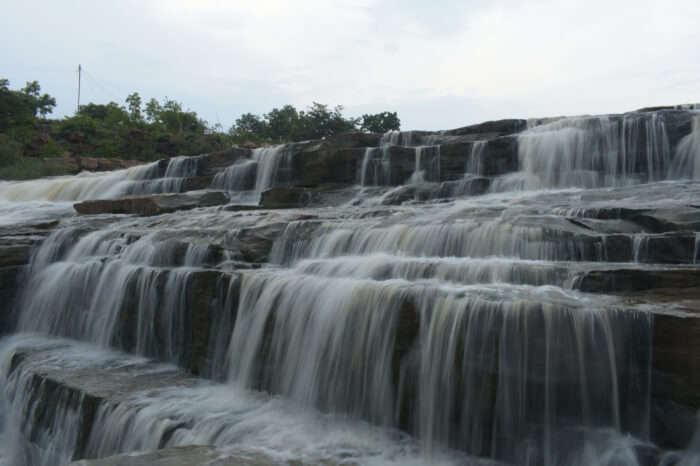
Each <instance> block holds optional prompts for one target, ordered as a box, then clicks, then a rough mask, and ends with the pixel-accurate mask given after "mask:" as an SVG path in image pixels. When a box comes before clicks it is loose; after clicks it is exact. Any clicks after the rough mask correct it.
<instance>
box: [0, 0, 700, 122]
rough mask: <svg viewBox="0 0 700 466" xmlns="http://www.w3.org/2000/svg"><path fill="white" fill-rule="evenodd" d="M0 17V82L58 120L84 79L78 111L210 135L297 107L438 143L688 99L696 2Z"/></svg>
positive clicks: (366, 4)
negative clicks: (338, 107) (135, 100)
mask: <svg viewBox="0 0 700 466" xmlns="http://www.w3.org/2000/svg"><path fill="white" fill-rule="evenodd" d="M4 9H5V10H6V11H5V13H6V14H5V16H4V17H3V18H2V19H0V30H1V31H2V32H0V39H2V41H3V43H7V44H12V45H11V46H10V47H8V48H7V50H6V51H5V52H3V53H4V54H5V57H3V58H5V59H4V60H3V62H5V63H4V66H3V73H6V74H7V75H8V77H9V78H10V79H11V80H12V81H13V85H14V84H17V85H20V84H22V82H23V81H25V80H29V79H38V80H39V81H40V82H41V83H42V85H43V87H44V89H45V90H47V91H48V92H50V93H52V94H54V95H56V96H57V97H58V100H59V111H60V112H62V113H70V112H72V110H73V108H74V100H75V97H74V95H75V72H74V70H75V68H76V67H77V64H78V63H82V64H83V65H84V66H85V68H86V70H88V72H89V73H91V76H92V79H90V76H88V79H87V80H86V83H85V85H86V94H85V96H86V98H88V99H92V100H96V101H107V100H115V97H120V98H121V99H123V98H124V97H125V96H126V95H127V94H128V93H129V92H132V91H133V90H137V91H139V92H141V94H142V95H143V96H144V97H147V98H148V97H151V96H155V97H158V98H162V97H163V96H165V95H168V96H170V97H171V98H175V99H177V100H181V101H183V103H184V104H185V106H186V107H189V108H192V109H194V110H196V111H197V112H198V113H200V114H201V115H202V116H203V117H204V118H205V119H207V120H209V121H212V122H216V121H221V122H222V123H223V124H224V125H225V126H229V125H230V124H231V123H232V122H233V120H234V119H235V118H236V117H237V116H238V115H240V114H241V113H243V112H248V111H251V112H255V113H262V112H265V111H268V110H269V109H270V108H272V107H273V106H281V105H284V104H286V103H292V104H294V105H297V106H301V107H303V106H305V105H308V104H310V103H311V102H312V101H318V102H324V103H328V104H331V105H335V104H344V105H345V106H346V108H347V109H348V111H357V112H361V111H362V110H361V109H375V111H381V110H384V109H387V110H392V109H394V110H400V116H401V118H402V121H403V122H404V126H405V127H407V128H421V127H422V128H427V129H437V128H439V127H455V126H460V125H463V124H466V123H468V122H472V121H479V120H484V119H489V118H498V117H511V116H542V115H548V114H564V113H566V114H571V113H592V112H597V113H600V112H608V111H624V110H628V109H633V108H636V107H641V106H645V105H657V104H664V103H680V102H685V101H689V100H698V98H697V96H699V95H700V79H698V78H697V77H698V76H700V49H698V47H697V44H698V43H700V31H699V30H698V28H697V26H696V24H694V23H695V22H696V21H697V19H696V18H698V17H700V6H699V5H698V3H697V2H695V1H677V2H674V3H673V5H669V4H668V3H661V2H652V1H644V0H639V1H627V0H623V1H618V2H609V1H606V2H603V1H600V0H591V1H587V2H584V1H578V0H576V1H539V2H532V1H529V2H524V1H516V0H502V1H495V2H488V3H486V2H474V1H472V2H447V1H445V2H431V3H430V4H428V3H426V2H423V1H419V0H404V1H398V0H387V1H378V0H344V1H328V0H325V1H320V0H309V1H299V2H287V1H276V0H274V1H273V0H257V1H247V0H238V1H236V2H228V1H214V0H206V1H198V2H191V1H184V0H176V1H169V2H160V1H155V0H154V1H145V2H135V1H127V2H118V3H117V2H110V3H107V2H88V1H78V0H74V1H68V0H67V1H65V2H61V3H60V4H58V3H56V2H51V1H38V2H32V4H31V5H29V4H21V3H19V2H17V3H13V4H12V5H8V6H7V7H5V8H4ZM465 108H468V109H469V111H466V112H465V110H464V109H465ZM477 113H478V114H477ZM516 113H517V115H516ZM479 115H483V116H482V117H480V116H479ZM463 119H469V121H463ZM436 125H437V126H436Z"/></svg>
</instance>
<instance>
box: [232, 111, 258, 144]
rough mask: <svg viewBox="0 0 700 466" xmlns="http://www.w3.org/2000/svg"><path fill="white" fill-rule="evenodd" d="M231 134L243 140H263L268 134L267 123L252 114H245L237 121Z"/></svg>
mask: <svg viewBox="0 0 700 466" xmlns="http://www.w3.org/2000/svg"><path fill="white" fill-rule="evenodd" d="M229 133H230V134H231V135H232V136H236V137H239V138H241V139H257V140H260V139H263V138H264V137H265V135H266V133H267V122H265V121H264V120H263V119H262V118H260V117H259V116H257V115H253V114H252V113H244V114H243V115H241V116H240V118H238V119H237V120H236V123H235V125H233V126H232V127H231V130H230V131H229Z"/></svg>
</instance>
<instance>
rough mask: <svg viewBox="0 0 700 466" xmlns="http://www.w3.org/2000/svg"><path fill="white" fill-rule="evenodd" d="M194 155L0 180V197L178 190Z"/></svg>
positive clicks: (68, 197)
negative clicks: (100, 170) (107, 168)
mask: <svg viewBox="0 0 700 466" xmlns="http://www.w3.org/2000/svg"><path fill="white" fill-rule="evenodd" d="M197 167H198V160H197V158H196V157H184V156H183V157H174V158H171V159H169V160H168V161H167V163H166V164H163V163H162V162H153V163H149V164H145V165H138V166H135V167H131V168H127V169H124V170H117V171H113V172H106V173H93V172H84V173H81V174H79V175H76V176H59V177H55V178H46V179H40V180H32V181H20V182H13V181H11V182H2V181H0V200H2V201H29V200H49V201H76V200H84V199H110V198H116V197H121V196H126V195H131V194H151V193H164V192H179V191H180V190H181V186H182V182H183V180H184V179H185V178H188V177H192V176H195V175H196V173H197Z"/></svg>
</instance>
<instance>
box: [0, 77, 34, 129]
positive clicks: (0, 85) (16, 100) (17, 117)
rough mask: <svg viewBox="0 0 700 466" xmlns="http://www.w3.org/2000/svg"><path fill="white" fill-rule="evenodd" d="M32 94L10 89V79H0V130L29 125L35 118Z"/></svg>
mask: <svg viewBox="0 0 700 466" xmlns="http://www.w3.org/2000/svg"><path fill="white" fill-rule="evenodd" d="M35 103H36V102H35V101H34V97H33V96H28V95H26V94H25V93H23V92H21V91H12V90H10V81H8V80H7V79H5V78H3V79H1V80H0V131H2V132H5V131H8V130H10V129H12V130H13V131H15V130H16V129H18V128H21V127H29V126H30V125H31V123H32V122H33V121H34V119H35V118H36V108H35Z"/></svg>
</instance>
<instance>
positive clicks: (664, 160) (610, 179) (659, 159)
mask: <svg viewBox="0 0 700 466" xmlns="http://www.w3.org/2000/svg"><path fill="white" fill-rule="evenodd" d="M518 158H519V162H520V170H521V173H518V174H515V175H511V176H509V177H506V178H505V179H504V180H501V183H500V185H498V187H497V189H498V190H509V189H520V190H522V189H542V188H562V187H583V188H594V187H601V186H617V185H625V184H630V183H636V182H647V181H654V180H660V179H664V178H665V176H666V172H667V170H668V168H669V165H670V162H671V146H670V142H669V140H668V135H667V130H666V124H665V121H664V118H663V115H662V114H659V113H651V114H627V115H624V116H621V117H617V116H602V117H576V118H563V119H559V120H556V121H554V122H551V123H547V124H543V125H538V126H533V127H531V128H530V129H528V130H527V131H525V132H523V133H521V134H520V135H519V136H518Z"/></svg>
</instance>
